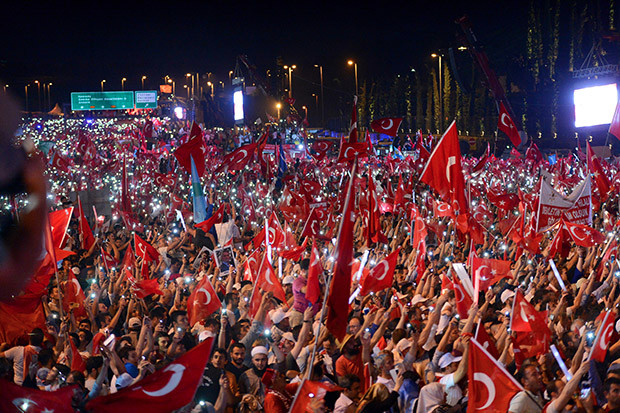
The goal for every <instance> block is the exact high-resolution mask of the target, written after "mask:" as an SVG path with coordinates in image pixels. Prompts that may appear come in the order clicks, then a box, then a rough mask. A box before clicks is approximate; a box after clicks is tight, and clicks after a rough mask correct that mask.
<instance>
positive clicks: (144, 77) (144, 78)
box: [142, 76, 146, 90]
mask: <svg viewBox="0 0 620 413" xmlns="http://www.w3.org/2000/svg"><path fill="white" fill-rule="evenodd" d="M145 80H146V76H142V90H144V81H145Z"/></svg>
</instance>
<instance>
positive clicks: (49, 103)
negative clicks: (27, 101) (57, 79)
mask: <svg viewBox="0 0 620 413" xmlns="http://www.w3.org/2000/svg"><path fill="white" fill-rule="evenodd" d="M52 84H53V83H52V82H49V83H48V84H47V107H48V108H49V109H50V110H51V109H52Z"/></svg>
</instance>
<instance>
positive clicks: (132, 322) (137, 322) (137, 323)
mask: <svg viewBox="0 0 620 413" xmlns="http://www.w3.org/2000/svg"><path fill="white" fill-rule="evenodd" d="M127 326H128V327H129V328H132V327H141V326H142V321H140V319H139V318H138V317H131V318H130V319H129V322H128V323H127Z"/></svg>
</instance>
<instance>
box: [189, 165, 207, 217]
mask: <svg viewBox="0 0 620 413" xmlns="http://www.w3.org/2000/svg"><path fill="white" fill-rule="evenodd" d="M190 160H191V162H192V197H193V198H194V222H196V223H198V222H202V221H206V220H207V204H206V202H205V196H204V194H203V192H202V186H201V185H200V178H199V177H198V171H197V170H196V164H195V163H194V158H193V157H192V156H191V155H190Z"/></svg>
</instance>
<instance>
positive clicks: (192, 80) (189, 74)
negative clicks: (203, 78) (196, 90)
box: [185, 73, 194, 99]
mask: <svg viewBox="0 0 620 413" xmlns="http://www.w3.org/2000/svg"><path fill="white" fill-rule="evenodd" d="M190 77H191V82H192V83H191V85H189V86H188V87H187V98H188V99H189V95H190V92H191V89H192V88H193V87H194V76H192V74H191V73H186V74H185V81H186V82H187V81H189V80H190V79H189V78H190ZM192 94H193V93H192Z"/></svg>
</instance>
